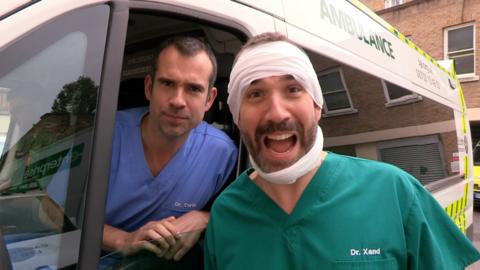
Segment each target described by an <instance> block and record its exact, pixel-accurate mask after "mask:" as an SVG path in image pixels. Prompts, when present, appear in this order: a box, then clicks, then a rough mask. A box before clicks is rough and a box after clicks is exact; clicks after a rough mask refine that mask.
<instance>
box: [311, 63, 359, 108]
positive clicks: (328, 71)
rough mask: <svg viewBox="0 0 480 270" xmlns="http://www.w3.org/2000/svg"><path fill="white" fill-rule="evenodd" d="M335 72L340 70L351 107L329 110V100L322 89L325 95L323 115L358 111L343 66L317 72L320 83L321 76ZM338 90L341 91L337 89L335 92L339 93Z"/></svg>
mask: <svg viewBox="0 0 480 270" xmlns="http://www.w3.org/2000/svg"><path fill="white" fill-rule="evenodd" d="M334 72H338V73H339V74H340V82H341V83H342V86H343V89H342V90H343V91H344V92H345V94H346V96H347V99H348V103H349V105H350V107H349V108H344V109H336V110H329V109H328V105H327V101H326V99H325V92H324V91H322V97H323V114H322V115H323V116H324V117H332V116H340V115H346V114H354V113H357V112H358V110H357V109H355V107H354V106H353V102H352V97H351V96H350V91H349V90H348V87H347V83H346V82H345V76H344V74H343V69H342V68H341V67H336V68H331V69H327V70H324V71H321V72H318V73H317V79H318V83H320V77H321V76H324V75H327V74H330V73H334ZM320 86H321V85H320ZM338 92H340V90H336V91H335V92H333V93H338ZM328 94H330V93H328ZM328 94H327V95H328Z"/></svg>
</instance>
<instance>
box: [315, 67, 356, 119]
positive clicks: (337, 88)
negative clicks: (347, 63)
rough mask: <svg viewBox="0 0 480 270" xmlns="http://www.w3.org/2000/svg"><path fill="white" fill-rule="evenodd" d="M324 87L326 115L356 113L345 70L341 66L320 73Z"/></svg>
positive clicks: (319, 78) (319, 79)
mask: <svg viewBox="0 0 480 270" xmlns="http://www.w3.org/2000/svg"><path fill="white" fill-rule="evenodd" d="M318 81H319V82H320V86H321V87H322V92H323V99H324V101H325V102H324V105H323V109H324V112H325V115H343V114H350V113H356V112H357V110H355V109H354V108H353V106H352V100H351V98H350V94H349V93H348V89H347V86H346V84H345V79H344V76H343V72H342V70H341V69H340V68H337V69H333V70H328V71H325V72H322V73H319V74H318Z"/></svg>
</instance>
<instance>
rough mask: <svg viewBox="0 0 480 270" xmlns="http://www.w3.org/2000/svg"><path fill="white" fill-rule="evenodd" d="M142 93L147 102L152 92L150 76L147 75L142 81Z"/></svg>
mask: <svg viewBox="0 0 480 270" xmlns="http://www.w3.org/2000/svg"><path fill="white" fill-rule="evenodd" d="M143 91H144V92H145V97H146V98H147V100H148V101H150V99H151V98H152V91H153V79H152V75H150V74H148V75H146V76H145V79H144V80H143Z"/></svg>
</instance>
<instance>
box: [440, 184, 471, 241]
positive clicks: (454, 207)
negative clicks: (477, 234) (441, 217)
mask: <svg viewBox="0 0 480 270" xmlns="http://www.w3.org/2000/svg"><path fill="white" fill-rule="evenodd" d="M467 195H468V184H466V185H465V192H464V194H463V196H462V197H461V198H460V199H458V200H456V201H455V202H453V203H452V204H450V205H449V206H447V207H446V208H445V212H447V214H448V216H449V217H450V218H451V219H452V220H453V222H455V224H456V225H457V226H458V228H459V229H460V230H461V231H462V232H463V233H466V231H467V216H466V214H465V209H466V208H467Z"/></svg>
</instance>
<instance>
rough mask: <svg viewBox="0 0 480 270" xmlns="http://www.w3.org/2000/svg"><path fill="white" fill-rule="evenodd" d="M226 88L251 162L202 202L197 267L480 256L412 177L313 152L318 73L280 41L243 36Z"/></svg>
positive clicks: (414, 267) (444, 266)
mask: <svg viewBox="0 0 480 270" xmlns="http://www.w3.org/2000/svg"><path fill="white" fill-rule="evenodd" d="M228 91H229V97H228V105H229V107H230V111H231V112H232V115H233V119H234V121H235V123H236V124H237V126H238V128H239V130H240V133H241V135H242V139H243V140H244V142H245V145H246V146H247V149H248V152H249V154H250V162H251V163H252V166H253V168H251V169H248V170H247V171H245V172H244V173H242V174H241V175H240V176H239V177H238V178H237V179H236V180H235V181H234V182H233V183H232V184H231V185H230V186H229V187H228V188H227V189H226V190H225V191H224V192H223V193H222V194H220V196H219V197H218V198H217V200H216V201H215V203H214V205H213V207H212V211H211V218H210V222H209V224H208V229H207V234H206V245H205V266H206V269H209V270H223V269H229V270H237V269H238V270H240V269H249V270H264V269H276V270H282V269H285V270H289V269H327V270H328V269H332V270H333V269H345V270H347V269H369V270H374V269H402V270H407V269H409V270H420V269H423V270H431V269H435V270H454V269H456V270H460V269H464V267H466V266H467V265H469V264H471V263H472V262H474V261H476V260H478V259H479V257H480V254H479V253H478V251H477V250H476V249H475V247H473V245H472V243H471V242H470V241H469V240H468V239H467V238H466V237H465V235H463V234H462V233H461V232H460V230H459V229H458V228H457V227H456V226H455V224H454V223H453V222H452V221H451V220H450V218H449V217H448V216H447V215H446V213H445V212H444V210H443V209H442V207H440V205H439V204H438V203H437V202H436V200H435V199H434V198H433V197H432V196H431V195H430V193H429V192H428V191H427V190H425V189H424V188H423V186H422V185H421V184H420V183H419V181H417V180H416V179H415V178H413V177H412V176H411V175H409V174H407V173H406V172H404V171H402V170H400V169H398V168H396V167H394V166H392V165H389V164H386V163H381V162H376V161H371V160H365V159H360V158H354V157H347V156H342V155H337V154H334V153H327V152H324V151H323V135H322V131H321V129H320V127H319V126H318V121H319V120H320V118H321V108H322V105H323V98H322V92H321V89H320V85H319V83H318V79H317V75H316V73H315V70H314V69H313V66H312V63H311V62H310V60H309V58H308V56H307V54H306V53H305V52H304V51H302V50H301V49H300V48H298V47H297V46H295V45H294V44H292V43H290V42H289V41H288V40H287V39H286V38H285V37H284V36H282V35H280V34H274V33H266V34H263V35H260V36H257V37H254V38H252V39H251V40H250V41H249V42H248V43H247V44H246V45H245V46H244V48H243V49H242V50H241V51H240V53H239V55H238V56H237V58H236V60H235V63H234V66H233V68H232V72H231V75H230V83H229V86H228Z"/></svg>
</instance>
